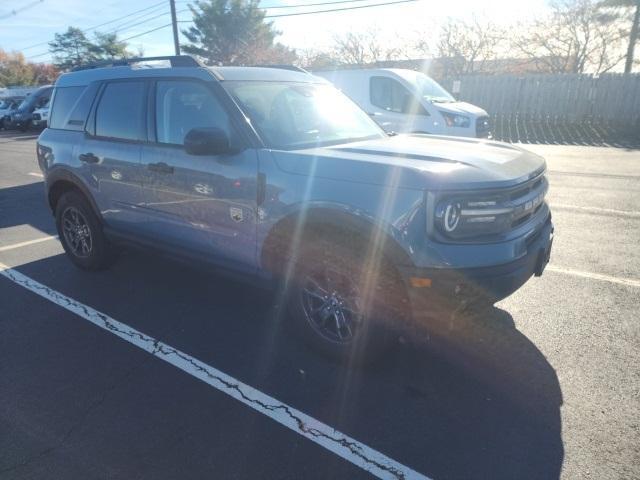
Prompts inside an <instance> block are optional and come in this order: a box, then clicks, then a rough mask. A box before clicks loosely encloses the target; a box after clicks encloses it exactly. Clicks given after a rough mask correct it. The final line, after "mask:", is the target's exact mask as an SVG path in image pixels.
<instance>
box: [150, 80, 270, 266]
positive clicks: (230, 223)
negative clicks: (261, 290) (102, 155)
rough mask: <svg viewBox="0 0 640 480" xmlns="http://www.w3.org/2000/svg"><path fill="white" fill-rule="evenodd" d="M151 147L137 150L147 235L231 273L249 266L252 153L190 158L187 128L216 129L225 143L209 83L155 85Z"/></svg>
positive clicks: (224, 121)
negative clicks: (141, 171) (140, 154)
mask: <svg viewBox="0 0 640 480" xmlns="http://www.w3.org/2000/svg"><path fill="white" fill-rule="evenodd" d="M150 98H152V100H151V101H152V102H153V104H154V106H153V107H152V112H154V114H153V115H152V117H154V118H152V119H151V123H152V124H153V125H155V132H153V135H152V136H153V137H155V140H156V141H155V142H150V143H149V144H147V145H145V146H144V147H143V148H142V166H143V170H144V178H143V192H144V193H143V194H144V207H145V210H146V211H147V214H148V217H149V220H150V221H149V222H148V224H147V227H148V228H149V229H150V233H151V235H153V237H154V238H156V239H159V240H162V241H163V242H165V243H168V244H170V245H172V246H174V247H176V248H179V249H183V250H184V249H188V250H189V251H190V252H189V253H201V254H204V255H206V256H207V258H208V259H210V260H212V261H214V262H216V263H220V264H222V265H224V266H229V267H232V268H234V269H242V270H246V269H249V270H254V269H255V265H256V211H257V205H256V199H257V182H256V180H257V172H258V162H257V153H256V151H255V150H253V149H245V150H243V151H238V152H237V153H232V154H224V155H191V154H188V153H187V152H186V151H185V150H184V148H183V144H184V138H185V135H186V134H187V133H188V132H189V131H190V130H191V129H193V128H206V127H218V128H220V129H222V130H224V131H225V132H226V133H227V135H228V136H229V138H233V137H234V135H235V134H234V129H233V127H232V125H231V121H230V118H229V115H228V114H227V112H226V111H225V109H224V107H223V106H222V104H221V103H220V101H219V100H218V99H217V97H216V94H215V93H214V92H213V90H212V89H211V88H210V86H209V85H207V84H206V83H203V82H199V81H196V80H186V79H185V80H159V81H158V82H156V84H155V90H154V94H153V95H152V96H150Z"/></svg>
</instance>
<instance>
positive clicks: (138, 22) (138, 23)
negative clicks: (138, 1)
mask: <svg viewBox="0 0 640 480" xmlns="http://www.w3.org/2000/svg"><path fill="white" fill-rule="evenodd" d="M161 3H162V4H164V2H161ZM186 11H188V9H186V8H183V9H182V10H178V12H177V13H184V12H186ZM149 13H151V12H149ZM168 14H169V12H163V13H161V14H159V15H155V16H153V17H150V18H147V19H145V20H142V21H137V20H139V19H140V18H142V17H139V18H137V19H135V23H130V22H125V23H123V24H122V25H120V26H118V27H117V28H116V29H114V30H109V31H107V32H105V33H106V34H111V33H117V32H119V31H121V30H130V29H132V28H133V27H137V26H138V25H142V24H145V23H148V22H150V21H151V20H155V19H156V18H159V17H163V16H165V15H168ZM143 16H144V15H143ZM109 23H112V22H109ZM103 25H104V24H103ZM125 25H126V26H125ZM87 31H89V29H86V30H83V33H84V32H87ZM151 31H155V29H154V30H151ZM147 33H149V32H147ZM141 35H142V34H141ZM136 36H139V35H134V38H135V37H136ZM129 38H131V37H129ZM126 40H128V38H124V39H119V40H118V41H119V42H124V41H126ZM46 43H49V42H45V44H46ZM48 53H50V52H49V51H46V52H42V53H38V54H35V55H30V56H28V57H26V58H27V60H29V59H32V58H38V57H42V56H44V55H47V54H48Z"/></svg>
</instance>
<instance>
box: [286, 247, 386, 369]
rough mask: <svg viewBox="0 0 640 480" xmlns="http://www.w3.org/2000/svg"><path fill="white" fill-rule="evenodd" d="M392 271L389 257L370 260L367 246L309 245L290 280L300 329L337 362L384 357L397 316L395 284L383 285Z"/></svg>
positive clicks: (292, 310) (293, 317)
mask: <svg viewBox="0 0 640 480" xmlns="http://www.w3.org/2000/svg"><path fill="white" fill-rule="evenodd" d="M365 250H366V249H365ZM389 273H390V267H389V265H387V263H386V262H385V261H384V260H383V259H367V258H366V256H364V255H362V249H359V250H358V249H350V248H344V247H342V246H339V245H336V244H332V243H331V242H327V241H316V242H314V243H313V244H311V245H309V246H307V247H306V248H303V251H302V253H301V255H300V256H299V259H298V261H297V262H296V265H295V268H294V274H293V278H292V279H291V281H290V282H288V283H289V292H288V305H289V313H290V320H291V322H293V326H294V327H295V330H296V331H297V332H298V333H299V334H300V335H301V336H302V337H303V339H305V340H306V341H307V343H309V344H310V345H311V346H312V347H313V348H314V349H316V350H318V351H319V352H320V353H322V354H324V355H325V356H327V357H329V358H330V359H331V360H334V361H337V362H341V363H348V364H362V363H366V362H370V361H372V360H374V359H375V358H377V357H379V356H380V355H381V354H382V353H383V352H384V351H385V350H386V349H387V348H388V347H389V346H390V344H391V342H390V339H391V334H390V332H391V329H390V328H388V327H389V324H390V323H391V322H392V321H393V320H394V319H393V313H392V309H391V308H389V307H390V306H391V305H392V304H394V303H395V300H393V299H392V298H391V295H390V294H391V292H392V290H393V289H386V288H383V284H384V282H385V281H389ZM391 281H394V280H393V279H391ZM387 294H388V295H387Z"/></svg>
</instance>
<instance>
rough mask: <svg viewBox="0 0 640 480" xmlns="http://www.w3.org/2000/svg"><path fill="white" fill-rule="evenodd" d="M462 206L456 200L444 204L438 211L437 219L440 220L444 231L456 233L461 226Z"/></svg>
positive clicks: (439, 206)
mask: <svg viewBox="0 0 640 480" xmlns="http://www.w3.org/2000/svg"><path fill="white" fill-rule="evenodd" d="M461 212H462V205H460V202H457V201H455V200H453V201H447V202H442V203H441V204H440V205H438V208H437V209H436V218H437V219H438V220H439V222H440V225H441V227H442V230H444V231H445V232H446V233H451V232H454V231H455V229H456V228H458V225H459V224H460V214H461Z"/></svg>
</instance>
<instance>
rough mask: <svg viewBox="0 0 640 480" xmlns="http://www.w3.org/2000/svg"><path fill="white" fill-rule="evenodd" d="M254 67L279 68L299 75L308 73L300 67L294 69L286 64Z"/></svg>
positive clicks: (293, 66)
mask: <svg viewBox="0 0 640 480" xmlns="http://www.w3.org/2000/svg"><path fill="white" fill-rule="evenodd" d="M254 67H262V68H280V69H282V70H291V71H292V72H300V73H309V72H308V71H307V70H305V69H304V68H302V67H296V66H295V65H286V64H282V65H280V64H276V65H254Z"/></svg>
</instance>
